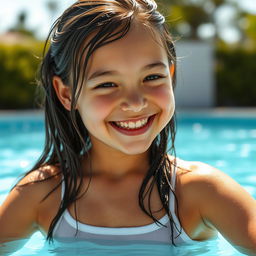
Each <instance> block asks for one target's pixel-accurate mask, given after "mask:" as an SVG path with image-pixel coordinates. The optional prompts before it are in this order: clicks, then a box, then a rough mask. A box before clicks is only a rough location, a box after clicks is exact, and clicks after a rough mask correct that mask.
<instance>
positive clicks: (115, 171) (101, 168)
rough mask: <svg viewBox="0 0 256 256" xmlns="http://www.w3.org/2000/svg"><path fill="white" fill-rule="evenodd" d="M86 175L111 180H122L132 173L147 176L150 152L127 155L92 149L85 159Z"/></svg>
mask: <svg viewBox="0 0 256 256" xmlns="http://www.w3.org/2000/svg"><path fill="white" fill-rule="evenodd" d="M84 163H85V170H86V173H90V170H91V171H92V175H104V176H106V177H109V178H122V177H124V176H126V175H129V174H131V173H137V174H139V173H140V174H145V173H146V172H147V171H148V168H149V151H147V152H144V153H142V154H136V155H127V154H124V153H122V152H119V151H111V150H109V149H108V150H106V151H105V150H100V151H96V150H95V149H94V148H91V150H90V151H89V154H88V155H87V156H85V159H84Z"/></svg>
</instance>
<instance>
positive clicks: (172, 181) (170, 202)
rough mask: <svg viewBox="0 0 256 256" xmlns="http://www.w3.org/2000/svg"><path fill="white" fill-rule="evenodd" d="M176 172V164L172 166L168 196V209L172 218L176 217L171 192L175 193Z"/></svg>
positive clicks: (173, 197)
mask: <svg viewBox="0 0 256 256" xmlns="http://www.w3.org/2000/svg"><path fill="white" fill-rule="evenodd" d="M176 171H177V166H176V164H172V168H171V173H172V174H171V189H170V194H169V209H170V211H171V213H172V214H173V215H174V216H176V214H175V196H174V194H173V192H175V185H176V178H177V175H176ZM172 191H173V192H172Z"/></svg>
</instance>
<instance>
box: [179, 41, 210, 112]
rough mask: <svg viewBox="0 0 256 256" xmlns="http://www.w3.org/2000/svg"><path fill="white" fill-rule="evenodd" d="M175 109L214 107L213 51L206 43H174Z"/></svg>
mask: <svg viewBox="0 0 256 256" xmlns="http://www.w3.org/2000/svg"><path fill="white" fill-rule="evenodd" d="M176 51H177V57H178V64H177V87H176V89H175V96H176V106H177V108H197V107H198V108H200V107H214V106H215V82H214V80H215V79H214V56H213V55H214V50H213V45H211V44H210V43H207V42H197V41H183V42H182V41H180V42H179V41H178V42H176Z"/></svg>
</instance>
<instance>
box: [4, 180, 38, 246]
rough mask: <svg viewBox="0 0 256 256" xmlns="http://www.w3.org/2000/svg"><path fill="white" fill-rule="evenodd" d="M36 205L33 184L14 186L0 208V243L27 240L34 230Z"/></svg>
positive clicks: (23, 181)
mask: <svg viewBox="0 0 256 256" xmlns="http://www.w3.org/2000/svg"><path fill="white" fill-rule="evenodd" d="M28 179H29V178H28V177H26V178H24V179H23V180H22V181H21V182H20V183H19V185H21V184H25V183H27V181H28ZM37 204H38V201H37V196H36V191H35V184H32V185H27V186H24V187H19V186H16V187H15V188H14V189H13V190H12V191H11V192H10V194H9V195H8V196H7V198H6V200H5V201H4V203H3V204H2V205H1V207H0V226H1V232H0V242H6V241H11V240H16V239H21V238H27V237H29V236H30V235H31V234H32V233H33V232H34V231H35V230H36V218H37Z"/></svg>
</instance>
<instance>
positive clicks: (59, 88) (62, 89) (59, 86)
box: [52, 76, 71, 111]
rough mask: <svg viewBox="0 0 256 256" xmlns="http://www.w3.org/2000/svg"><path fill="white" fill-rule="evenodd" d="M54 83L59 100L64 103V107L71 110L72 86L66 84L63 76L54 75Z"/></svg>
mask: <svg viewBox="0 0 256 256" xmlns="http://www.w3.org/2000/svg"><path fill="white" fill-rule="evenodd" d="M52 84H53V87H54V89H55V92H56V95H57V97H58V99H59V101H60V102H61V103H62V105H63V107H64V108H65V109H66V110H68V111H70V109H71V92H70V87H69V86H67V85H65V84H64V83H63V82H62V80H61V78H60V77H58V76H54V77H53V78H52Z"/></svg>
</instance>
